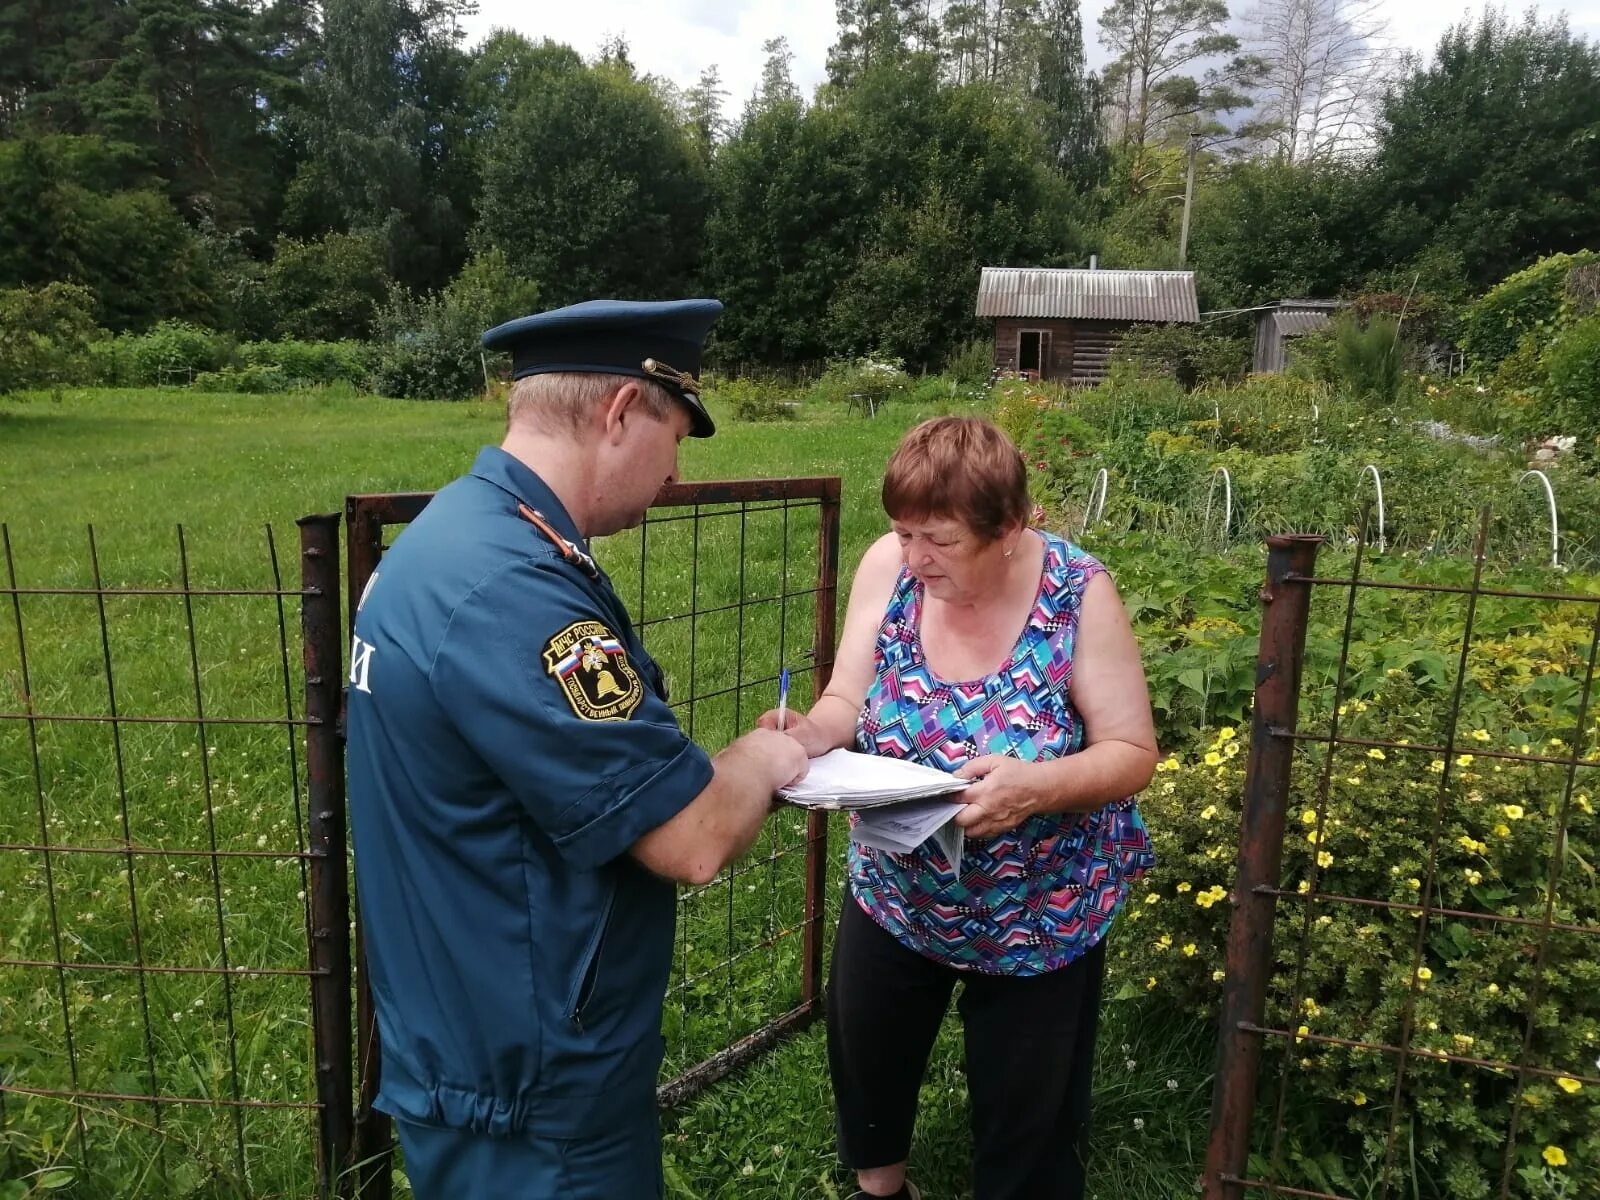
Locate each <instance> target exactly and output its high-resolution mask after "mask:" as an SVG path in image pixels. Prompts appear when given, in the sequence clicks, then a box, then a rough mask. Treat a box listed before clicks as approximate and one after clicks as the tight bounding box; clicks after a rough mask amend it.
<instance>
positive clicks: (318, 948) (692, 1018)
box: [0, 479, 839, 1200]
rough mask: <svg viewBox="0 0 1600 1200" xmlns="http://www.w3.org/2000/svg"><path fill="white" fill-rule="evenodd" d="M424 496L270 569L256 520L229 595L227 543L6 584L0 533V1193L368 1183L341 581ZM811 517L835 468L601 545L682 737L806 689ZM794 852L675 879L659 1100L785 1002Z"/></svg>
mask: <svg viewBox="0 0 1600 1200" xmlns="http://www.w3.org/2000/svg"><path fill="white" fill-rule="evenodd" d="M426 500H427V497H426V496H397V497H361V498H355V499H352V501H351V502H350V504H349V506H348V510H347V512H346V514H344V518H345V520H344V524H345V525H346V533H347V536H348V542H349V548H350V555H349V568H350V569H349V571H348V573H345V572H343V571H341V565H340V557H341V556H340V547H339V526H340V523H341V522H340V518H339V517H338V516H324V517H308V518H306V519H304V520H303V521H302V522H300V529H299V531H298V532H299V539H298V545H297V546H296V547H295V548H294V550H292V551H291V550H286V549H285V548H284V547H283V546H282V545H281V542H280V539H279V538H278V536H277V535H276V533H275V532H274V531H273V530H272V529H270V528H268V529H265V530H264V531H263V534H262V537H261V544H260V552H259V555H258V556H255V559H256V561H255V562H254V565H252V566H251V567H250V568H248V569H247V570H245V571H244V572H243V577H241V573H240V570H239V568H238V567H237V563H238V561H239V560H240V557H241V556H240V552H239V549H238V547H237V546H230V547H229V553H228V555H227V556H226V557H227V558H228V560H229V561H230V562H232V563H234V564H235V565H234V566H233V567H232V568H230V569H228V570H225V571H222V572H208V571H207V570H206V569H205V565H204V562H203V561H202V559H203V557H204V556H201V555H195V554H192V553H191V545H190V539H189V537H188V536H187V535H186V533H185V532H184V530H182V529H181V528H179V529H177V530H176V531H175V534H174V538H173V542H172V545H171V553H170V562H169V563H166V564H163V565H152V564H150V563H149V562H148V561H142V562H141V563H140V565H139V566H137V567H134V566H131V565H129V566H124V565H123V564H121V563H120V562H119V564H118V565H117V566H116V567H115V568H113V569H112V570H111V571H103V570H102V564H101V552H100V547H99V545H98V544H97V542H96V539H95V534H94V531H93V530H92V529H89V530H87V531H86V532H85V538H84V543H83V551H82V554H81V556H79V555H74V556H72V561H71V562H70V563H69V564H67V565H66V566H65V567H63V566H62V565H61V563H60V562H59V561H58V562H56V563H55V564H54V565H53V566H52V567H51V568H49V569H41V570H40V571H39V573H38V576H37V577H33V576H30V575H29V574H28V564H27V561H26V547H14V546H13V544H12V536H11V531H10V530H9V528H6V527H3V526H0V549H3V552H4V560H5V562H4V566H5V575H4V577H3V579H0V582H3V583H4V585H5V586H4V587H3V588H0V600H3V601H4V605H5V608H6V609H7V610H8V611H7V612H6V613H5V614H4V615H5V616H6V618H8V619H7V620H6V622H5V627H6V633H5V636H3V637H0V910H3V911H4V912H5V914H6V920H5V922H4V925H3V926H0V1047H3V1050H4V1052H3V1054H0V1144H3V1149H0V1180H4V1179H18V1180H26V1181H28V1182H29V1183H30V1184H32V1185H35V1186H40V1187H44V1188H47V1189H48V1190H52V1191H56V1192H58V1193H59V1194H62V1195H65V1196H74V1195H82V1196H104V1195H116V1196H119V1197H120V1196H128V1197H133V1196H140V1195H151V1196H163V1197H169V1196H170V1197H183V1196H202V1195H203V1196H206V1197H230V1198H231V1197H239V1198H240V1200H244V1198H249V1200H261V1198H266V1197H295V1198H297V1200H298V1198H301V1197H305V1196H308V1195H333V1194H340V1195H349V1194H352V1193H356V1192H359V1193H360V1194H362V1195H364V1196H368V1197H373V1196H382V1195H386V1194H388V1191H389V1182H390V1175H391V1162H390V1158H391V1154H392V1138H391V1133H390V1130H389V1127H388V1123H387V1121H386V1120H385V1119H384V1118H383V1117H382V1116H381V1114H379V1113H377V1112H376V1111H375V1110H373V1109H372V1107H371V1101H372V1099H373V1097H374V1096H375V1094H376V1088H377V1071H376V1064H377V1061H378V1059H377V1050H378V1046H377V1040H376V1032H375V1028H374V1025H373V1020H372V1010H371V1002H370V997H369V996H368V995H367V994H366V990H365V988H364V987H362V986H361V979H360V975H359V971H358V970H353V969H352V968H353V965H354V962H358V961H359V955H360V930H359V921H358V920H354V919H353V918H354V917H355V916H356V914H355V913H354V912H353V911H352V905H351V902H350V896H351V888H350V876H349V870H350V865H349V861H348V851H347V843H346V830H345V809H344V776H343V747H342V732H341V729H340V727H339V725H340V713H341V701H342V685H343V679H344V674H343V654H344V647H345V641H346V638H347V626H346V624H345V622H346V619H347V617H348V615H349V613H351V612H353V611H354V604H353V603H341V597H342V596H348V597H349V598H350V599H351V600H353V598H354V597H355V596H358V595H359V593H360V590H361V588H362V587H364V586H365V581H366V578H367V577H368V576H369V575H370V573H371V570H372V569H373V567H374V566H375V565H376V562H377V560H378V557H379V556H380V555H381V553H382V547H383V537H384V531H385V530H386V529H389V528H390V527H392V526H395V525H400V524H403V523H405V522H406V521H408V520H410V519H411V518H412V517H414V516H415V515H416V513H417V512H419V511H421V508H422V506H423V505H424V504H425V503H426ZM838 529H839V482H838V480H837V479H814V480H787V481H782V480H780V481H761V482H749V483H731V484H696V485H679V486H675V487H673V488H670V489H668V490H667V491H666V492H664V493H663V494H662V496H661V497H659V498H658V500H657V503H656V506H655V507H654V508H652V510H651V512H650V514H649V518H648V520H647V522H646V524H645V525H644V526H643V527H642V528H641V529H640V530H638V531H635V532H634V533H632V534H630V535H625V536H622V537H619V538H616V539H612V540H611V541H610V542H609V543H608V544H607V545H606V546H604V547H603V548H602V556H603V560H604V561H606V562H608V563H611V564H613V565H614V571H613V574H614V577H615V580H616V583H617V586H618V588H619V591H620V592H621V594H622V595H623V596H624V597H626V598H628V599H629V600H630V602H631V604H632V606H633V607H634V609H635V615H636V617H637V618H638V620H639V626H640V630H641V636H642V637H643V638H644V639H645V641H646V643H647V645H648V646H649V648H650V650H651V653H652V655H653V656H654V657H655V658H656V659H657V660H658V661H659V662H660V664H661V665H662V667H663V668H664V670H665V671H666V673H667V675H668V677H669V678H670V679H671V680H672V682H673V687H674V690H675V691H676V692H677V693H678V694H677V695H675V696H673V698H672V704H673V707H674V708H675V709H676V711H677V712H678V713H679V716H680V719H681V720H682V722H683V724H684V726H685V728H686V729H687V730H689V732H690V733H691V734H692V735H693V736H694V737H695V738H696V739H697V740H699V741H700V742H701V743H702V744H705V745H707V746H709V747H711V748H713V749H715V748H716V747H718V746H720V745H721V744H723V743H725V742H726V741H728V740H731V738H733V737H734V736H737V734H738V733H740V732H743V731H744V730H745V729H747V728H749V727H750V725H751V724H752V723H753V722H754V720H755V718H756V717H757V716H758V715H759V713H760V712H761V711H763V710H764V709H765V708H767V707H770V706H771V705H772V704H773V703H774V702H775V700H776V686H777V679H778V674H779V672H780V671H781V670H782V669H783V668H785V667H787V668H789V669H790V671H791V674H792V676H793V679H794V685H793V687H792V690H791V703H792V704H794V705H796V706H802V705H806V704H808V703H809V701H810V699H811V697H812V696H813V695H814V694H815V692H816V691H818V690H820V688H821V687H823V686H825V684H826V680H827V676H828V671H829V669H830V667H831V656H832V647H833V637H834V613H835V606H836V595H835V592H836V583H837V568H838ZM390 531H391V532H393V531H392V529H391V530H390ZM296 552H297V558H298V563H299V567H300V570H299V578H298V580H295V579H294V578H293V576H294V574H295V572H294V569H293V566H292V563H293V562H294V561H295V558H293V557H291V555H295V554H296ZM137 571H144V572H145V574H146V575H147V576H149V577H148V578H138V579H135V578H134V572H137ZM69 575H70V576H72V577H70V578H68V577H66V576H69ZM125 576H126V577H125ZM826 836H827V826H826V823H825V821H823V820H822V819H821V818H820V817H806V816H803V815H791V814H779V815H778V816H777V817H775V818H774V819H773V820H771V821H769V822H768V824H767V828H766V830H765V831H764V833H763V835H762V840H761V842H760V843H759V844H758V845H757V847H756V848H755V849H754V850H753V851H752V853H751V854H750V855H749V856H748V857H747V858H746V859H745V860H744V861H742V862H741V863H740V864H739V865H738V866H737V867H735V868H733V869H731V870H730V871H729V872H727V873H725V874H724V876H723V877H722V878H720V879H718V880H717V881H715V882H714V883H712V884H710V885H708V886H706V887H703V888H695V889H685V890H684V891H682V892H681V893H680V898H679V906H680V907H679V934H678V939H679V940H678V945H677V947H676V953H675V969H674V975H673V978H672V982H671V985H670V989H669V992H668V997H667V1005H666V1013H665V1030H664V1032H665V1034H666V1038H667V1043H668V1060H667V1075H668V1077H669V1080H670V1081H669V1082H668V1083H666V1084H665V1085H664V1086H663V1087H662V1089H661V1099H662V1102H663V1103H664V1104H672V1103H677V1102H679V1101H681V1100H684V1099H686V1098H687V1097H689V1096H692V1095H694V1094H695V1093H697V1092H698V1091H699V1090H701V1089H702V1088H704V1087H705V1086H707V1085H708V1084H709V1083H711V1082H712V1081H714V1080H716V1079H718V1078H720V1077H721V1076H723V1075H725V1074H727V1073H728V1072H729V1071H731V1070H734V1069H736V1068H737V1067H738V1066H739V1065H740V1064H741V1063H743V1062H745V1061H747V1060H748V1059H750V1058H752V1057H754V1056H755V1055H757V1054H759V1053H761V1052H762V1051H763V1050H764V1049H766V1048H768V1047H770V1046H772V1045H774V1044H776V1043H777V1042H778V1041H780V1040H781V1039H782V1038H784V1037H786V1036H787V1035H789V1034H790V1033H792V1032H795V1031H797V1030H799V1029H801V1028H804V1027H805V1025H807V1024H809V1023H810V1021H811V1020H812V1019H814V1017H815V1016H816V1015H817V1014H818V1012H819V1005H818V993H819V990H820V981H821V962H822V941H823V931H824V927H825V926H824V921H825V915H826V913H827V911H828V905H827V897H826V895H825V891H826V889H825V886H824V885H825V877H824V872H825V869H826V867H825V864H826V861H827V859H826V854H825V844H826ZM352 933H353V934H354V936H353V937H352Z"/></svg>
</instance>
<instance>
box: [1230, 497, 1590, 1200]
mask: <svg viewBox="0 0 1600 1200" xmlns="http://www.w3.org/2000/svg"><path fill="white" fill-rule="evenodd" d="M1491 528H1492V521H1491V517H1490V514H1489V513H1488V512H1487V511H1485V512H1483V513H1482V516H1481V521H1480V524H1479V532H1478V540H1477V544H1476V550H1475V554H1474V558H1473V570H1472V573H1471V576H1470V579H1469V580H1468V581H1466V582H1464V583H1414V582H1400V581H1396V580H1393V579H1380V578H1370V577H1368V576H1366V575H1364V573H1363V572H1364V562H1363V558H1364V555H1363V553H1362V550H1361V549H1360V547H1361V546H1363V545H1364V544H1365V541H1366V539H1365V538H1362V539H1361V540H1360V541H1359V542H1358V543H1357V551H1356V554H1355V556H1354V560H1353V568H1352V570H1351V574H1350V576H1349V577H1348V578H1319V577H1318V576H1317V575H1316V572H1315V563H1316V554H1317V546H1318V543H1319V541H1320V539H1318V538H1315V537H1284V538H1275V539H1271V540H1270V541H1269V559H1268V575H1267V583H1266V586H1265V588H1264V589H1263V592H1262V600H1263V603H1264V609H1265V617H1264V621H1263V627H1262V636H1261V648H1260V658H1259V667H1258V671H1257V690H1256V694H1255V703H1254V708H1253V714H1252V728H1251V741H1250V755H1249V760H1248V764H1247V767H1246V776H1245V795H1244V820H1243V826H1242V830H1241V840H1240V850H1239V859H1238V870H1237V876H1236V880H1235V884H1234V888H1233V894H1232V900H1233V904H1234V913H1233V918H1232V923H1231V926H1230V931H1229V940H1228V950H1227V981H1226V983H1225V990H1224V1008H1223V1013H1222V1022H1221V1029H1220V1042H1221V1045H1220V1052H1219V1058H1218V1077H1217V1083H1216V1090H1215V1095H1214V1098H1213V1112H1212V1131H1211V1139H1210V1144H1209V1150H1208V1156H1207V1164H1206V1173H1205V1178H1204V1186H1205V1194H1206V1196H1207V1197H1208V1198H1211V1200H1220V1198H1223V1197H1227V1198H1230V1200H1232V1198H1235V1197H1241V1196H1245V1195H1254V1194H1266V1195H1289V1196H1304V1197H1312V1198H1315V1200H1350V1198H1352V1197H1355V1196H1358V1195H1359V1196H1361V1197H1387V1196H1391V1195H1392V1196H1402V1195H1404V1196H1428V1195H1440V1196H1444V1195H1468V1194H1471V1195H1497V1196H1499V1197H1502V1198H1505V1197H1510V1196H1517V1197H1532V1196H1537V1195H1571V1196H1579V1195H1582V1196H1590V1195H1596V1194H1600V1179H1596V1178H1594V1177H1593V1176H1592V1173H1591V1174H1590V1175H1588V1176H1585V1175H1584V1174H1582V1173H1573V1174H1559V1173H1553V1171H1554V1169H1559V1168H1562V1167H1564V1166H1566V1165H1567V1163H1568V1161H1569V1158H1568V1152H1569V1151H1572V1152H1573V1153H1574V1155H1575V1156H1576V1154H1577V1152H1578V1150H1579V1148H1580V1147H1579V1145H1578V1143H1584V1144H1585V1146H1586V1148H1587V1149H1588V1150H1589V1151H1591V1152H1592V1150H1593V1147H1592V1146H1587V1142H1588V1141H1589V1140H1591V1139H1592V1138H1593V1137H1594V1134H1595V1130H1596V1121H1595V1117H1596V1116H1597V1115H1600V1114H1597V1112H1596V1110H1595V1108H1594V1103H1593V1093H1592V1092H1588V1093H1585V1089H1594V1088H1600V1061H1597V1058H1600V1032H1597V1031H1600V1003H1597V1001H1596V995H1597V993H1596V984H1597V983H1600V954H1597V951H1600V940H1597V939H1600V889H1597V886H1596V875H1595V868H1594V866H1593V864H1594V861H1595V858H1594V855H1595V853H1596V852H1597V851H1600V828H1597V826H1596V824H1595V822H1594V819H1593V807H1594V806H1593V803H1592V802H1591V800H1590V798H1589V795H1588V793H1589V792H1591V791H1595V790H1596V785H1597V783H1600V752H1597V725H1596V720H1595V717H1596V708H1595V704H1594V700H1595V691H1596V688H1595V665H1596V656H1597V651H1600V595H1596V594H1592V593H1585V592H1577V591H1572V592H1564V591H1540V590H1533V589H1518V588H1513V587H1502V586H1495V585H1494V583H1493V581H1492V580H1489V579H1487V578H1486V575H1485V556H1484V544H1485V540H1486V539H1487V538H1488V536H1489V534H1490V531H1491ZM1400 605H1403V606H1404V607H1403V609H1402V608H1398V607H1397V606H1400ZM1380 606H1381V607H1382V616H1381V619H1380V618H1379V616H1378V615H1377V613H1375V611H1374V610H1375V608H1378V607H1380ZM1402 614H1403V615H1402ZM1401 620H1404V621H1406V622H1410V626H1409V628H1410V629H1412V630H1414V629H1415V628H1418V627H1424V626H1425V627H1430V628H1436V629H1441V630H1443V629H1449V630H1451V631H1453V632H1452V633H1451V635H1450V636H1449V637H1448V638H1447V639H1445V640H1447V641H1448V642H1449V643H1450V644H1451V645H1453V647H1454V649H1453V651H1452V653H1451V654H1448V655H1447V654H1444V653H1438V654H1429V655H1419V652H1418V651H1416V650H1415V648H1414V647H1413V648H1412V649H1409V650H1408V649H1406V647H1405V645H1404V644H1403V643H1404V642H1405V639H1394V640H1395V642H1396V643H1397V644H1396V645H1394V646H1393V647H1392V648H1391V647H1387V646H1386V645H1385V644H1384V643H1385V637H1386V633H1393V632H1394V631H1395V630H1396V629H1397V622H1399V621H1401ZM1398 627H1407V626H1403V625H1402V626H1398ZM1308 637H1309V638H1322V639H1334V641H1335V644H1336V645H1337V647H1338V654H1337V664H1338V665H1337V669H1336V670H1335V672H1334V674H1333V676H1332V678H1331V679H1329V680H1318V681H1312V682H1308V681H1306V680H1305V679H1304V678H1303V677H1302V667H1303V664H1304V662H1305V658H1306V646H1307V641H1308ZM1371 672H1377V673H1378V674H1377V675H1376V676H1375V677H1374V678H1377V679H1381V680H1382V681H1383V684H1382V686H1383V687H1384V688H1389V687H1391V686H1392V689H1393V690H1395V691H1397V692H1406V693H1407V694H1406V697H1405V703H1403V704H1400V705H1393V706H1385V707H1384V709H1383V711H1382V713H1374V715H1373V717H1371V718H1369V717H1368V715H1367V714H1368V710H1369V707H1371V706H1369V705H1368V703H1367V702H1366V701H1364V700H1361V699H1358V697H1360V696H1366V695H1371V694H1373V692H1372V687H1371V684H1372V679H1370V678H1369V679H1365V680H1363V679H1360V678H1358V677H1360V676H1361V675H1362V674H1363V673H1371ZM1418 674H1420V675H1421V676H1422V678H1423V684H1424V686H1422V687H1416V688H1413V684H1412V678H1413V675H1418ZM1407 689H1411V690H1410V691H1407ZM1490 712H1493V713H1494V714H1496V715H1498V716H1502V717H1503V716H1504V715H1505V714H1506V713H1508V712H1510V713H1514V714H1516V716H1517V719H1518V721H1519V723H1520V726H1521V727H1520V728H1511V729H1509V730H1507V729H1503V728H1499V727H1498V726H1497V727H1496V730H1495V732H1494V733H1491V732H1490V730H1489V729H1488V728H1485V727H1484V726H1486V725H1495V724H1496V722H1494V721H1491V720H1490V719H1488V718H1487V717H1486V716H1485V714H1486V713H1490ZM1402 713H1403V714H1404V716H1401V715H1399V714H1402ZM1302 715H1304V716H1305V717H1307V719H1308V725H1309V728H1307V729H1301V728H1300V727H1299V722H1300V719H1301V717H1302ZM1502 723H1503V722H1502ZM1308 1091H1311V1092H1314V1093H1315V1094H1317V1095H1319V1096H1321V1097H1324V1098H1327V1097H1328V1096H1329V1095H1330V1094H1331V1093H1335V1092H1336V1093H1337V1094H1338V1101H1339V1102H1338V1104H1337V1106H1336V1107H1337V1109H1338V1111H1336V1112H1332V1111H1321V1112H1317V1111H1313V1110H1312V1109H1311V1108H1308V1105H1307V1104H1306V1103H1305V1102H1304V1096H1305V1094H1307V1092H1308ZM1310 1147H1316V1149H1315V1150H1314V1151H1313V1150H1311V1149H1309V1148H1310ZM1319 1156H1320V1157H1319ZM1585 1178H1587V1182H1584V1179H1585Z"/></svg>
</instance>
